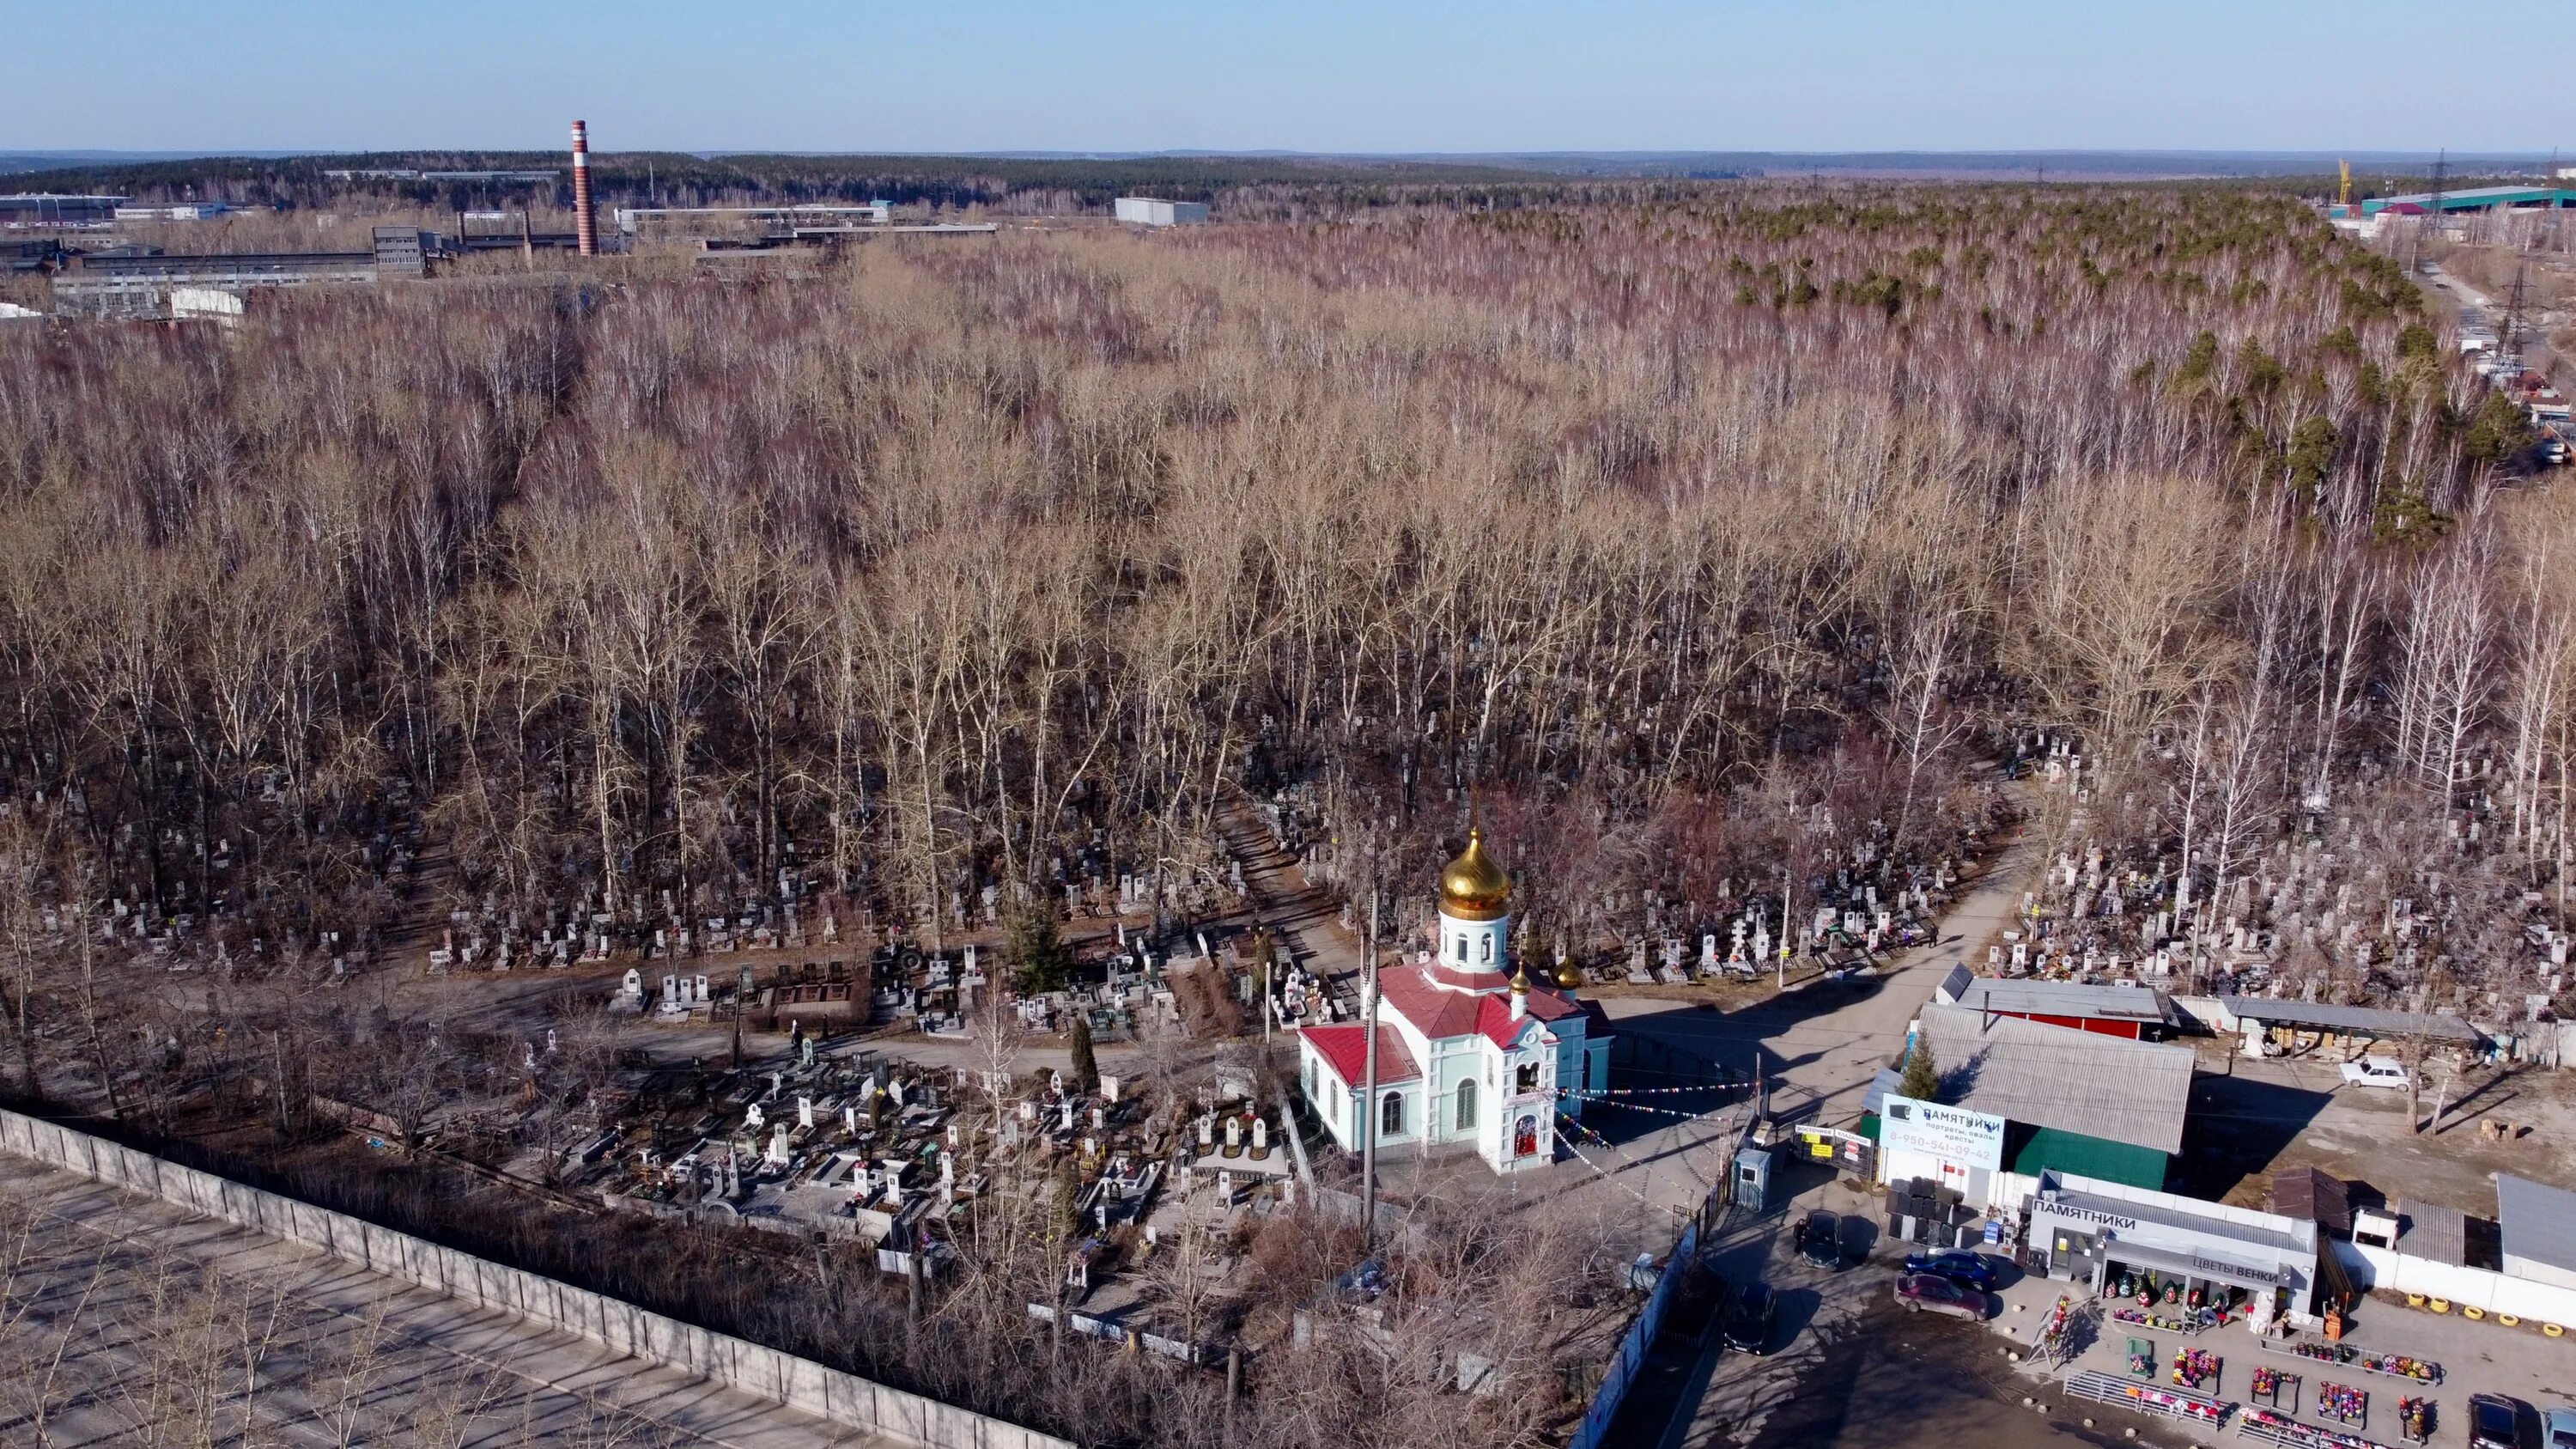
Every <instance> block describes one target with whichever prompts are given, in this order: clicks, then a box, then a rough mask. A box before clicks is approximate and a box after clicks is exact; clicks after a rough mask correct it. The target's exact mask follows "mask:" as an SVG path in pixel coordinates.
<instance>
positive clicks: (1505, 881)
mask: <svg viewBox="0 0 2576 1449" xmlns="http://www.w3.org/2000/svg"><path fill="white" fill-rule="evenodd" d="M1511 894H1512V878H1511V877H1510V876H1508V875H1505V874H1504V873H1503V868H1502V866H1501V865H1500V864H1499V863H1498V862H1496V861H1495V859H1494V858H1493V857H1492V856H1490V855H1487V854H1486V853H1485V837H1484V833H1483V832H1482V831H1477V830H1470V831H1468V832H1467V848H1466V849H1465V850H1462V851H1460V852H1458V858H1457V859H1456V860H1453V861H1451V862H1449V864H1447V865H1446V866H1443V867H1442V868H1441V871H1440V911H1441V914H1443V915H1448V916H1455V917H1457V918H1458V919H1460V920H1462V921H1490V920H1494V919H1495V918H1497V917H1499V916H1501V915H1502V914H1503V906H1504V903H1505V902H1507V901H1509V900H1510V899H1511Z"/></svg>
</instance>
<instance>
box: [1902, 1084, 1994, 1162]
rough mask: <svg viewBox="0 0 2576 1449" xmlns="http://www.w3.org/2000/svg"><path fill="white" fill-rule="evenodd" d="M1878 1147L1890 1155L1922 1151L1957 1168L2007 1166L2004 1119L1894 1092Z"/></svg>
mask: <svg viewBox="0 0 2576 1449" xmlns="http://www.w3.org/2000/svg"><path fill="white" fill-rule="evenodd" d="M1878 1145H1879V1146H1880V1147H1881V1148H1883V1149H1885V1150H1886V1151H1889V1152H1921V1153H1925V1154H1927V1155H1929V1156H1932V1157H1937V1158H1939V1159H1940V1160H1942V1161H1943V1162H1947V1163H1950V1164H1953V1165H1954V1166H1958V1167H1964V1168H1968V1169H1971V1170H1974V1169H1977V1168H1984V1169H1985V1170H1986V1171H1988V1172H1992V1171H1993V1170H1995V1169H1996V1168H1998V1167H2001V1166H2003V1161H2004V1119H2003V1118H2001V1117H1991V1116H1988V1115H1987V1114H1985V1113H1983V1112H1971V1111H1969V1110H1968V1109H1967V1108H1965V1107H1944V1106H1942V1105H1941V1104H1940V1103H1938V1102H1918V1101H1916V1100H1915V1099H1914V1098H1912V1097H1899V1096H1896V1095H1894V1094H1892V1093H1891V1094H1890V1095H1889V1096H1888V1098H1887V1102H1886V1105H1885V1108H1884V1110H1882V1111H1881V1112H1880V1113H1879V1119H1878Z"/></svg>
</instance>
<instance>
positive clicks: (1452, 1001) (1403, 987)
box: [1377, 966, 1583, 1072]
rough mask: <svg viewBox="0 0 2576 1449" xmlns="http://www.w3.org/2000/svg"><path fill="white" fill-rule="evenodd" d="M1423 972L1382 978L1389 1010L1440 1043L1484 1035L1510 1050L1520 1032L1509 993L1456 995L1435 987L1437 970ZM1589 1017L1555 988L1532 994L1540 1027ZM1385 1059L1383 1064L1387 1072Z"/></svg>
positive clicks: (1405, 970)
mask: <svg viewBox="0 0 2576 1449" xmlns="http://www.w3.org/2000/svg"><path fill="white" fill-rule="evenodd" d="M1436 969H1437V968H1429V969H1426V968H1424V967H1421V966H1397V967H1394V968H1392V969H1386V970H1381V971H1379V973H1378V978H1377V985H1378V990H1379V992H1380V993H1381V994H1383V995H1384V996H1385V998H1386V1004H1387V1005H1388V1006H1391V1007H1393V1008H1394V1009H1395V1010H1397V1011H1399V1012H1401V1013H1403V1015H1404V1019H1405V1020H1407V1021H1409V1022H1412V1023H1413V1026H1414V1029H1415V1030H1417V1031H1419V1032H1421V1033H1422V1034H1423V1035H1424V1036H1427V1037H1430V1038H1432V1039H1433V1040H1435V1041H1437V1040H1439V1039H1441V1038H1443V1037H1453V1036H1471V1035H1481V1036H1484V1037H1486V1038H1487V1039H1489V1040H1491V1041H1492V1042H1493V1043H1494V1044H1495V1045H1496V1046H1508V1045H1510V1044H1511V1040H1512V1036H1513V1034H1514V1032H1515V1031H1516V1030H1517V1024H1516V1023H1514V1022H1513V1021H1512V998H1511V993H1509V992H1505V991H1479V992H1467V991H1451V990H1446V989H1443V988H1442V987H1439V986H1437V985H1434V984H1433V981H1434V979H1435V978H1433V977H1432V976H1431V974H1430V971H1431V970H1436ZM1582 1013H1583V1006H1582V1004H1581V1003H1580V1002H1577V1001H1575V1000H1573V999H1572V998H1570V997H1568V996H1566V995H1565V994H1564V993H1562V992H1560V991H1558V990H1557V989H1556V988H1555V987H1553V986H1540V985H1537V984H1535V983H1533V984H1532V985H1531V986H1530V990H1529V1014H1530V1016H1531V1018H1532V1019H1534V1020H1537V1021H1539V1022H1542V1023H1544V1022H1552V1021H1562V1020H1564V1019H1565V1018H1567V1017H1569V1016H1579V1015H1581V1014H1582ZM1384 1067H1385V1059H1384V1058H1383V1057H1382V1056H1381V1057H1380V1059H1379V1068H1380V1070H1381V1072H1382V1071H1383V1070H1384Z"/></svg>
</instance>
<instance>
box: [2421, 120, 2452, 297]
mask: <svg viewBox="0 0 2576 1449" xmlns="http://www.w3.org/2000/svg"><path fill="white" fill-rule="evenodd" d="M2450 161H2451V152H2450V149H2449V148H2448V147H2445V148H2443V150H2442V151H2441V152H2440V153H2439V154H2438V155H2436V156H2435V157H2434V158H2433V194H2432V196H2431V197H2430V198H2428V199H2429V200H2430V201H2431V202H2432V205H2431V206H2429V207H2427V208H2425V210H2426V212H2427V215H2426V216H2425V218H2424V222H2423V225H2421V226H2419V227H2417V228H2416V231H2415V262H2416V269H2417V270H2419V271H2420V270H2422V268H2423V261H2424V251H2425V247H2424V239H2425V237H2426V236H2427V235H2428V234H2431V233H2433V232H2436V231H2439V230H2440V229H2441V225H2442V176H2443V173H2444V172H2446V171H2448V170H2449V169H2450Z"/></svg>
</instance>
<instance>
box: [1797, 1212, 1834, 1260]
mask: <svg viewBox="0 0 2576 1449" xmlns="http://www.w3.org/2000/svg"><path fill="white" fill-rule="evenodd" d="M1798 1256H1799V1257H1801V1258H1804V1259H1806V1260H1807V1261H1808V1262H1810V1263H1813V1264H1815V1265H1816V1266H1817V1267H1819V1268H1837V1269H1838V1268H1840V1267H1842V1265H1843V1240H1842V1223H1841V1221H1840V1220H1839V1219H1837V1218H1836V1217H1835V1216H1834V1215H1833V1214H1832V1213H1829V1212H1826V1211H1824V1210H1823V1209H1822V1208H1819V1209H1817V1210H1816V1211H1814V1212H1811V1213H1809V1214H1807V1221H1806V1222H1805V1223H1803V1224H1801V1225H1800V1226H1799V1228H1798Z"/></svg>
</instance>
